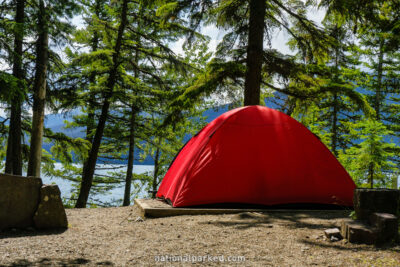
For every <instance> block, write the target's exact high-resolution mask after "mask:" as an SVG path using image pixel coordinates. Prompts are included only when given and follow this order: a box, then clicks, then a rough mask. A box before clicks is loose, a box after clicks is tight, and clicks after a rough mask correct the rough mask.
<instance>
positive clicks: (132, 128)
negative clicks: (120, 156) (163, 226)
mask: <svg viewBox="0 0 400 267" xmlns="http://www.w3.org/2000/svg"><path fill="white" fill-rule="evenodd" d="M131 109H132V110H131V120H130V127H129V152H128V167H127V170H126V179H125V193H124V202H123V204H122V205H123V206H129V205H130V204H131V184H132V173H133V163H134V155H135V118H136V110H135V105H134V104H132V107H131Z"/></svg>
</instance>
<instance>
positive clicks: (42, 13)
mask: <svg viewBox="0 0 400 267" xmlns="http://www.w3.org/2000/svg"><path fill="white" fill-rule="evenodd" d="M38 17H39V22H38V32H39V38H38V41H37V52H36V73H35V81H34V84H33V116H32V131H31V146H30V152H29V163H28V176H35V177H40V163H41V161H42V139H43V124H44V108H45V99H46V75H47V64H48V42H49V36H48V17H47V10H46V7H45V6H44V2H43V0H41V1H40V2H39V16H38Z"/></svg>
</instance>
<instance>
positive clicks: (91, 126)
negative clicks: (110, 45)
mask: <svg viewBox="0 0 400 267" xmlns="http://www.w3.org/2000/svg"><path fill="white" fill-rule="evenodd" d="M100 4H101V3H100V1H99V0H97V1H96V6H95V14H96V16H97V17H100V12H101V6H100ZM91 46H92V52H95V51H97V49H98V47H99V34H98V32H97V30H94V31H93V39H92V43H91ZM95 82H96V74H95V73H92V74H91V75H90V76H89V86H90V85H92V84H95ZM89 90H90V89H89ZM95 102H96V96H95V94H94V93H91V92H90V91H89V103H88V116H87V124H86V140H87V141H89V142H92V141H93V137H92V136H91V134H92V132H93V131H94V130H95V122H94V121H95V108H96V107H95Z"/></svg>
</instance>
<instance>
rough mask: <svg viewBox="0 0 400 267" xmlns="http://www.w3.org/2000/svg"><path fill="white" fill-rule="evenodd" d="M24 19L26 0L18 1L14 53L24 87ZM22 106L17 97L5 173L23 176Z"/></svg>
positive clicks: (17, 96) (15, 68)
mask: <svg viewBox="0 0 400 267" xmlns="http://www.w3.org/2000/svg"><path fill="white" fill-rule="evenodd" d="M24 17H25V0H17V1H16V10H15V23H16V26H15V27H16V29H15V33H14V51H13V53H14V54H13V75H14V77H15V78H17V79H18V81H19V87H22V86H23V85H22V81H23V80H24V74H23V70H22V45H23V39H24ZM21 106H22V97H21V96H20V95H18V94H17V95H16V96H15V97H14V98H13V100H12V103H11V118H10V126H9V133H8V140H7V152H6V153H7V154H6V168H5V172H6V173H10V174H16V175H22V149H21V134H22V131H21Z"/></svg>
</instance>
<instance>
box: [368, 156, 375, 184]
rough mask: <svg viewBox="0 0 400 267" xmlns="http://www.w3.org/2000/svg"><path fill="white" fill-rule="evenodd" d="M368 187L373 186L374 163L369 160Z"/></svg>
mask: <svg viewBox="0 0 400 267" xmlns="http://www.w3.org/2000/svg"><path fill="white" fill-rule="evenodd" d="M368 172H369V173H368V174H369V183H370V188H374V164H373V163H372V162H371V163H370V164H369V168H368Z"/></svg>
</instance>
